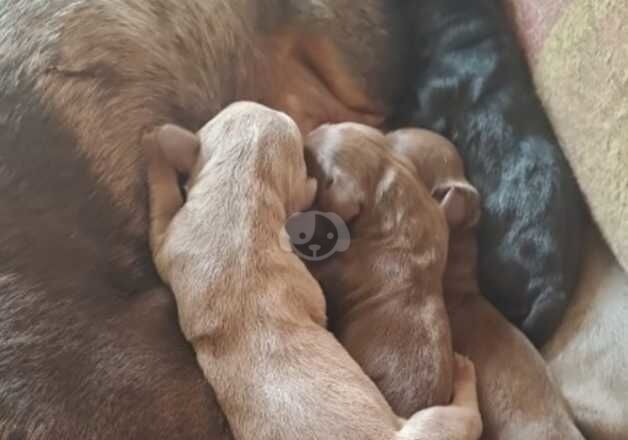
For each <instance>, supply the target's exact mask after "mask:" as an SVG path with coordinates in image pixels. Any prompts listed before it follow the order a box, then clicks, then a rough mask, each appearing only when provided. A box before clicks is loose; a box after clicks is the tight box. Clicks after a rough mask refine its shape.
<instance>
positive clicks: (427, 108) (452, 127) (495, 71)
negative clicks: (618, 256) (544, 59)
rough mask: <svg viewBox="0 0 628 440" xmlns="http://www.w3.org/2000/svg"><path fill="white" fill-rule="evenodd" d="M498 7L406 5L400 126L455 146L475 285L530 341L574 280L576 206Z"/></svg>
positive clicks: (472, 0) (578, 227) (435, 0)
mask: <svg viewBox="0 0 628 440" xmlns="http://www.w3.org/2000/svg"><path fill="white" fill-rule="evenodd" d="M502 3H503V2H502V1H498V0H424V1H420V2H408V4H409V5H410V6H409V10H408V11H407V13H406V16H407V17H409V18H410V19H411V20H412V21H413V24H414V26H413V27H414V29H415V30H416V37H415V38H416V40H415V44H416V48H417V51H419V50H420V52H418V54H417V55H416V65H417V66H418V69H419V70H418V72H417V74H416V75H417V76H416V84H417V86H416V94H415V95H413V96H412V99H411V101H412V102H410V103H409V105H410V108H409V109H406V116H407V115H408V114H410V115H411V116H410V117H405V118H404V119H403V121H401V123H400V126H416V127H423V128H426V129H430V130H434V131H437V132H439V133H441V134H443V135H445V136H446V137H447V138H449V139H451V140H452V141H453V143H454V144H455V145H456V146H457V147H458V150H459V152H460V154H461V155H462V158H463V159H464V163H465V165H466V166H467V169H468V172H469V180H470V181H471V183H472V184H473V185H474V186H475V187H477V189H478V191H479V192H480V194H482V197H483V204H482V205H483V206H482V208H483V210H484V215H483V220H482V222H481V224H480V227H479V244H480V248H479V251H480V259H479V270H480V285H481V287H482V290H483V292H484V293H485V294H487V295H488V298H489V299H490V300H491V302H492V303H493V304H494V305H496V306H497V308H498V309H500V310H501V311H502V312H503V313H505V314H506V316H507V317H508V318H509V319H510V320H511V321H512V322H514V323H515V324H516V325H518V326H519V327H520V328H522V329H523V331H524V332H525V333H526V334H527V335H528V336H529V337H530V339H531V340H532V341H533V342H534V343H535V344H536V345H538V346H540V345H542V344H543V342H544V341H545V340H546V339H547V338H548V337H549V336H550V335H551V334H552V332H553V331H554V329H555V328H556V327H557V325H558V323H559V322H560V319H561V317H562V315H563V313H564V311H565V307H566V305H567V303H568V300H569V297H570V296H571V293H572V291H573V290H574V287H575V284H576V282H577V275H578V272H579V267H580V254H581V236H582V225H583V221H584V217H585V213H584V211H583V204H582V200H581V196H580V192H579V190H578V187H577V184H576V181H575V179H574V176H573V174H572V171H571V169H570V168H569V165H568V163H567V161H566V160H565V157H564V155H563V153H562V151H561V147H560V145H559V143H558V140H557V139H556V136H555V134H554V131H553V129H552V126H551V124H550V122H549V120H548V117H547V115H546V113H545V111H544V109H543V106H542V104H541V102H540V100H539V99H538V97H537V95H536V91H535V88H534V84H533V82H532V80H531V77H530V73H529V70H528V67H527V65H526V63H525V59H524V56H523V55H522V52H521V51H520V49H519V47H518V44H517V41H516V39H515V36H514V35H513V33H512V31H511V29H510V27H509V22H508V20H507V18H506V17H505V16H504V13H503V10H502Z"/></svg>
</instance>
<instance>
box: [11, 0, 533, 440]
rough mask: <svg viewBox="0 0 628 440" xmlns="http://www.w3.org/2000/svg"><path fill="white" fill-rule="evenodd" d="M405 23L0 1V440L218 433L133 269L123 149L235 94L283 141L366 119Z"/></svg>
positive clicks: (394, 91)
mask: <svg viewBox="0 0 628 440" xmlns="http://www.w3.org/2000/svg"><path fill="white" fill-rule="evenodd" d="M400 2H401V3H404V2H403V1H402V0H400ZM431 3H433V2H426V4H431ZM434 7H435V8H436V7H437V6H434ZM405 13H406V11H405V10H404V9H402V8H401V6H400V5H398V4H397V3H396V2H391V1H387V0H364V1H361V2H360V4H359V6H356V3H355V2H352V1H349V0H336V1H330V0H329V1H328V0H307V1H302V0H294V1H291V0H182V1H178V2H173V1H168V0H151V1H148V0H40V1H31V0H13V1H11V2H4V3H2V5H0V55H1V57H2V61H1V62H0V191H2V198H1V199H0V231H1V232H0V335H1V336H0V438H2V439H7V438H11V439H17V438H28V439H37V438H46V439H48V438H55V439H76V438H84V439H110V438H121V439H122V438H138V439H142V438H147V439H151V440H158V439H166V438H168V439H169V438H173V437H176V438H179V439H182V440H185V439H197V438H212V439H227V438H230V434H229V429H228V427H227V426H226V423H225V422H224V418H223V416H222V413H221V411H220V410H219V408H218V406H217V404H216V402H215V399H214V396H213V393H212V390H211V389H210V387H209V386H207V385H206V384H205V381H204V378H203V376H202V374H201V372H200V370H199V369H198V367H197V366H196V363H195V359H194V355H193V352H192V351H191V349H190V348H189V346H187V345H186V343H185V340H184V338H183V337H182V335H181V333H180V330H179V328H178V325H177V320H176V312H175V310H176V308H175V304H174V302H173V298H172V296H171V294H170V293H169V292H168V291H167V290H166V289H164V288H163V287H162V285H161V284H160V283H159V281H158V277H157V276H156V273H155V271H154V268H153V266H152V264H151V259H150V253H149V250H148V246H147V203H146V188H145V173H144V162H143V160H142V154H141V149H140V148H139V139H140V137H141V135H142V133H143V132H145V131H146V130H150V129H151V128H153V127H155V126H157V125H160V124H162V123H165V122H176V123H179V124H180V125H182V126H184V127H186V128H189V129H191V130H195V129H197V128H199V127H200V126H201V124H203V123H204V122H205V121H207V120H208V119H210V118H211V117H212V116H213V115H214V114H216V113H217V112H218V111H219V110H220V109H222V108H223V107H224V106H226V105H227V104H228V103H230V102H232V101H234V100H236V99H249V100H256V101H260V102H262V103H265V104H267V105H269V106H272V107H275V108H278V109H280V110H283V111H286V112H287V113H289V114H290V115H291V116H292V117H293V118H295V120H296V121H297V123H298V124H299V126H300V127H301V129H302V130H303V131H308V130H309V129H310V128H312V127H314V126H316V125H318V124H319V123H322V122H337V121H345V120H347V121H356V122H364V123H368V124H371V125H379V124H380V123H381V122H382V121H383V120H385V119H386V118H387V116H388V115H389V114H390V113H391V111H392V109H393V108H394V104H395V102H396V100H397V99H398V98H399V96H401V94H402V92H404V91H406V86H407V84H408V82H407V81H406V78H405V73H406V72H411V71H412V70H413V69H411V68H410V67H409V66H407V65H406V64H405V63H404V61H406V60H407V61H408V62H413V61H415V60H413V58H412V57H411V56H407V55H408V51H409V50H412V48H411V47H406V44H408V46H410V45H409V43H410V40H411V39H410V38H406V37H407V36H406V35H404V33H405V31H406V30H407V29H408V27H406V26H405V25H404V23H403V22H402V21H403V20H402V16H403V15H404V14H405ZM495 38H499V37H495ZM537 110H538V111H539V112H541V109H540V108H539V109H537ZM469 111H472V109H469Z"/></svg>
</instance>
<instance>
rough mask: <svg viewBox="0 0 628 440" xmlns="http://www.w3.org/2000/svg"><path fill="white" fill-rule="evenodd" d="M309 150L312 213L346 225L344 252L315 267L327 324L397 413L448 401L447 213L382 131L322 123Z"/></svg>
mask: <svg viewBox="0 0 628 440" xmlns="http://www.w3.org/2000/svg"><path fill="white" fill-rule="evenodd" d="M306 148H307V152H308V165H309V169H310V172H311V173H312V174H313V175H314V176H315V177H316V178H317V180H318V182H319V193H318V195H317V202H316V206H317V208H318V209H320V210H322V211H330V212H335V213H338V214H339V215H340V216H341V217H343V219H344V221H345V222H348V223H350V227H351V246H350V248H349V249H348V250H347V251H346V252H343V253H341V254H338V255H337V256H335V257H333V258H331V259H329V260H324V261H322V262H320V263H315V264H312V265H311V269H312V270H313V272H314V274H315V275H316V277H317V279H318V280H319V282H320V283H321V285H322V287H323V289H324V291H325V293H326V296H327V299H328V304H329V315H330V321H331V328H332V329H333V331H334V333H335V334H336V336H337V337H338V339H339V340H340V342H341V343H342V344H343V345H344V346H345V347H346V348H347V350H348V351H349V353H351V355H352V356H353V357H354V358H355V359H356V360H357V362H358V363H359V364H360V366H361V367H362V368H363V369H364V371H365V372H366V373H367V374H368V375H369V376H370V377H371V378H372V379H373V380H374V381H375V383H376V384H377V385H378V386H379V388H380V389H381V390H382V391H383V393H384V396H385V397H386V399H387V400H388V402H390V404H391V406H392V407H393V409H394V410H395V411H396V412H397V413H399V414H401V415H403V416H408V415H410V414H412V413H414V412H415V411H417V410H419V409H422V408H426V407H428V406H432V405H438V404H440V405H442V404H445V403H446V402H448V401H449V399H450V397H451V390H452V388H451V387H452V365H453V364H452V362H453V351H452V345H451V334H450V331H449V323H448V321H447V317H446V315H447V313H446V311H445V303H444V299H443V291H442V276H443V271H444V269H445V262H446V259H447V237H448V230H447V224H446V222H445V216H444V215H443V212H442V211H441V209H440V208H439V206H438V204H437V203H436V202H435V201H434V200H433V199H432V197H431V196H430V193H429V191H428V190H427V189H426V187H425V186H424V185H423V183H422V182H421V181H420V180H419V179H418V178H417V176H416V173H414V171H413V169H412V166H411V165H410V164H407V161H406V160H405V158H403V157H402V156H397V155H394V154H393V153H392V151H391V149H390V148H389V144H388V140H387V139H386V137H385V136H384V134H383V133H381V132H380V131H379V130H376V129H374V128H370V127H365V126H362V125H358V124H352V123H344V124H337V125H325V126H322V127H320V128H318V129H317V130H315V131H313V132H312V133H311V134H310V135H309V136H308V137H307V139H306ZM409 200H411V201H412V202H411V203H408V201H409ZM407 383H412V384H414V388H413V389H408V388H407V387H406V385H405V384H407ZM417 390H418V392H417Z"/></svg>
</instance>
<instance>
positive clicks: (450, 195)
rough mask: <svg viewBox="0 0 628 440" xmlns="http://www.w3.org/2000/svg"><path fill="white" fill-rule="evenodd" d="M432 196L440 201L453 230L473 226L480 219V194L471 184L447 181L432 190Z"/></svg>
mask: <svg viewBox="0 0 628 440" xmlns="http://www.w3.org/2000/svg"><path fill="white" fill-rule="evenodd" d="M432 196H433V197H434V198H435V199H436V200H438V201H439V202H440V205H441V207H442V208H443V211H444V212H445V218H446V219H447V223H448V224H449V227H450V228H451V229H452V230H463V229H467V228H471V227H473V226H475V225H476V224H477V223H478V221H479V220H480V214H481V209H482V208H481V204H480V194H479V193H478V191H477V190H476V189H475V188H474V187H473V186H471V185H470V184H468V183H466V182H445V183H442V184H440V185H438V186H437V187H436V188H434V189H433V190H432Z"/></svg>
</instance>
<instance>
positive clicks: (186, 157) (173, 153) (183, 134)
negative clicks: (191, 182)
mask: <svg viewBox="0 0 628 440" xmlns="http://www.w3.org/2000/svg"><path fill="white" fill-rule="evenodd" d="M155 136H156V140H157V142H158V143H159V146H160V148H161V151H162V153H163V155H164V157H165V159H166V160H167V161H168V162H169V163H170V164H171V165H172V166H173V167H174V169H175V170H177V172H178V173H180V174H190V172H191V171H192V168H194V165H195V164H196V160H197V159H198V154H199V151H200V148H201V140H200V138H199V137H198V136H197V135H196V134H194V133H192V132H191V131H189V130H186V129H185V128H183V127H179V126H178V125H174V124H165V125H162V126H161V127H159V128H158V129H157V131H156V132H155Z"/></svg>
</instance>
